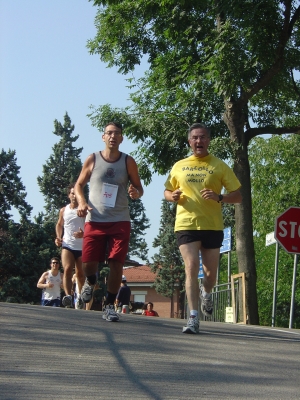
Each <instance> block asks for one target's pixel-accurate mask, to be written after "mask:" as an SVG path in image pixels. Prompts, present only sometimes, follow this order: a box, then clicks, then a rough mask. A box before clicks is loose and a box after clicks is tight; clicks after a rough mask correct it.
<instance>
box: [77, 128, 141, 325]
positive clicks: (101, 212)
mask: <svg viewBox="0 0 300 400" xmlns="http://www.w3.org/2000/svg"><path fill="white" fill-rule="evenodd" d="M122 129H123V128H122V125H121V124H119V123H117V122H109V123H108V124H107V125H106V127H105V129H104V133H103V135H102V140H103V142H104V143H105V148H104V150H102V151H97V152H96V153H93V154H91V155H90V156H89V157H88V158H87V159H86V160H85V162H84V164H83V167H82V170H81V173H80V175H79V178H78V180H77V182H76V185H75V188H74V189H75V194H76V198H77V201H78V211H77V213H78V215H79V216H80V217H86V223H85V231H84V238H83V251H82V260H83V267H84V272H85V275H86V281H85V283H84V286H83V288H82V291H81V296H82V300H83V301H84V302H85V303H88V302H89V301H90V300H91V298H92V296H93V290H94V286H95V284H96V273H97V271H98V264H99V262H104V261H107V262H108V266H109V271H110V272H109V276H108V281H107V294H106V300H105V305H106V307H105V309H104V314H103V319H105V320H106V321H111V322H116V321H118V320H119V316H118V315H117V314H116V312H115V310H114V302H115V299H116V295H117V293H118V290H119V287H120V283H121V279H122V273H123V265H124V262H125V258H126V255H127V252H128V244H129V237H130V216H129V209H128V200H127V193H128V194H129V196H130V197H131V198H132V199H139V198H140V197H141V196H142V195H143V187H142V184H141V181H140V177H139V173H138V168H137V164H136V162H135V160H134V159H133V158H132V157H131V156H129V155H127V154H124V153H122V152H121V151H120V150H119V146H120V144H121V143H122V141H123V133H122ZM88 182H89V183H90V184H89V201H88V202H87V200H86V199H85V196H84V190H83V189H84V186H85V185H86V184H87V183H88ZM129 183H130V184H129Z"/></svg>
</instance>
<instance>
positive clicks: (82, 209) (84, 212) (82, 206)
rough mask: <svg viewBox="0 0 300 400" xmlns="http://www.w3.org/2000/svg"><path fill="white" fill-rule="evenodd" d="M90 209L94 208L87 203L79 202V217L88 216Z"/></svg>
mask: <svg viewBox="0 0 300 400" xmlns="http://www.w3.org/2000/svg"><path fill="white" fill-rule="evenodd" d="M88 211H92V208H91V207H90V206H89V205H88V204H87V203H83V204H78V207H77V215H78V217H82V218H83V217H86V215H87V213H88Z"/></svg>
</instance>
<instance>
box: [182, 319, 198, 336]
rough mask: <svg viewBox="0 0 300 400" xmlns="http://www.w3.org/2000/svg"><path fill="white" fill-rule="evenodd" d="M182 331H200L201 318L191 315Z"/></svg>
mask: <svg viewBox="0 0 300 400" xmlns="http://www.w3.org/2000/svg"><path fill="white" fill-rule="evenodd" d="M182 333H199V319H198V317H195V316H191V317H190V318H189V319H188V322H187V324H186V326H184V327H183V329H182Z"/></svg>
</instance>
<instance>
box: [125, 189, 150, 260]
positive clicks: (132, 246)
mask: <svg viewBox="0 0 300 400" xmlns="http://www.w3.org/2000/svg"><path fill="white" fill-rule="evenodd" d="M128 205H129V214H130V219H131V233H130V242H129V249H128V256H129V257H132V256H133V257H134V256H137V257H139V258H140V259H141V260H143V261H147V260H148V246H147V243H146V241H145V239H144V238H143V234H144V231H145V229H148V228H149V227H150V224H149V219H148V218H147V217H146V214H145V208H144V205H143V202H142V200H141V199H138V200H132V199H131V198H130V197H129V196H128Z"/></svg>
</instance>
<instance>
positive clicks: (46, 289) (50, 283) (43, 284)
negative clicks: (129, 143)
mask: <svg viewBox="0 0 300 400" xmlns="http://www.w3.org/2000/svg"><path fill="white" fill-rule="evenodd" d="M59 266H60V263H59V259H58V258H57V257H53V258H51V261H50V268H51V269H50V270H49V271H46V272H44V273H43V274H42V276H41V277H40V279H39V281H38V283H37V287H38V288H39V289H43V295H42V302H41V304H42V306H48V307H60V290H61V288H62V280H63V274H62V273H61V272H60V271H59Z"/></svg>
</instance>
